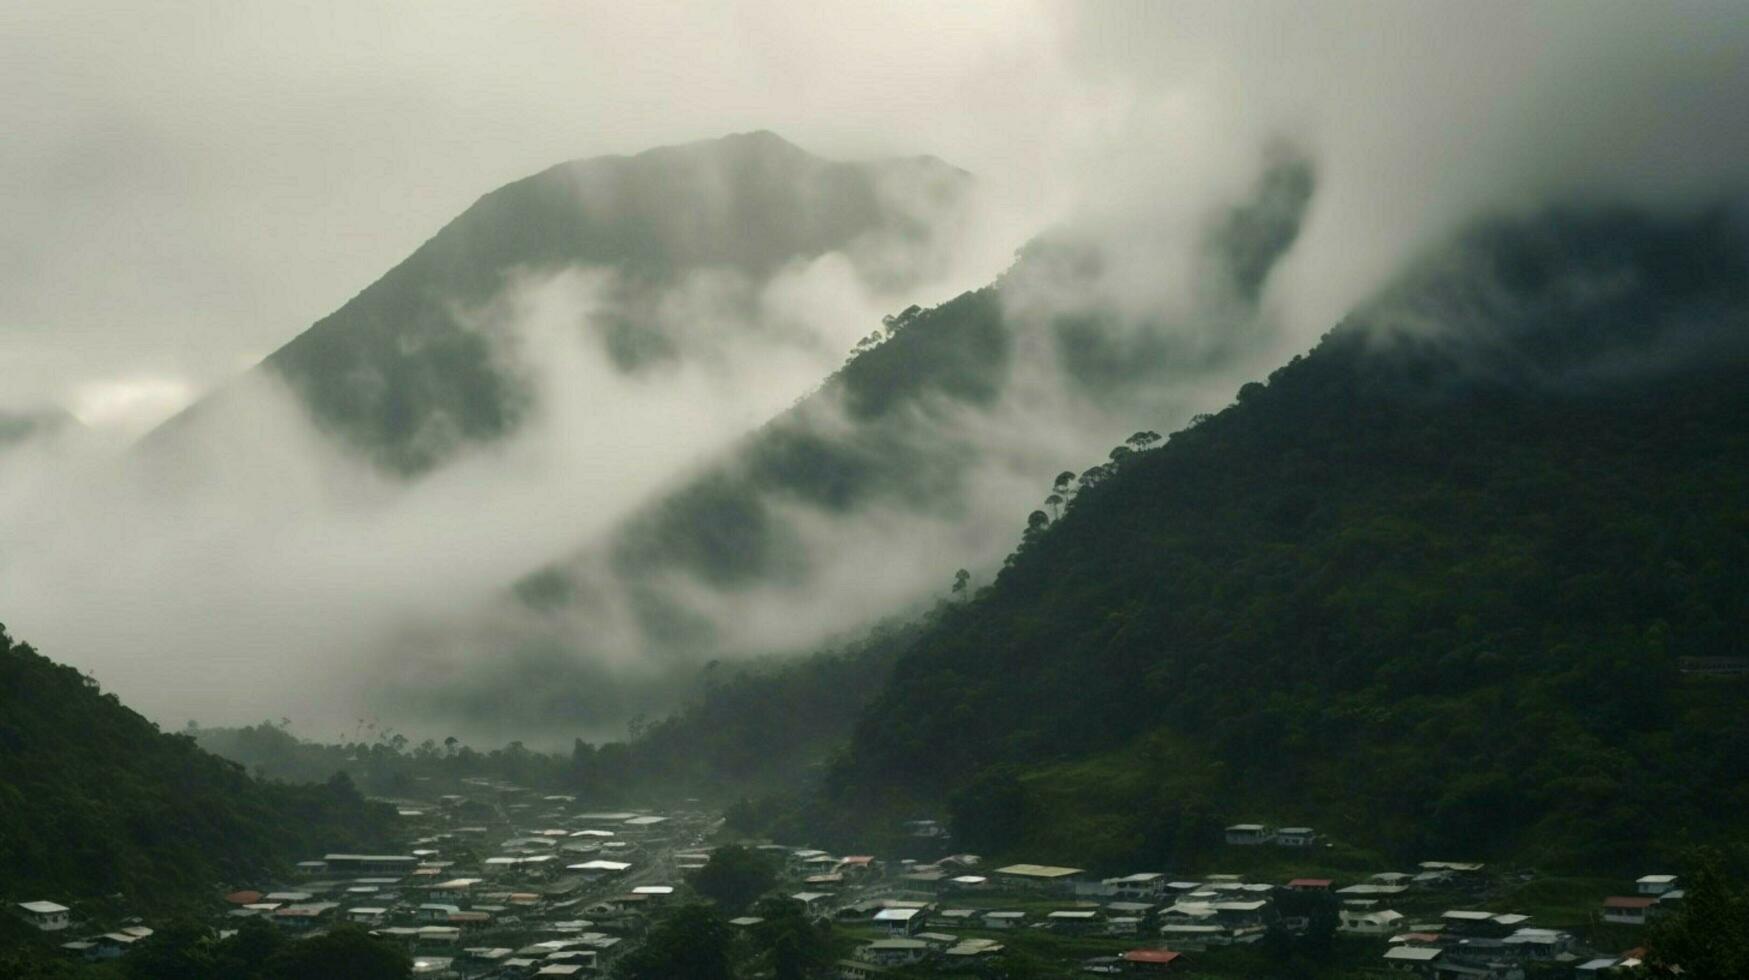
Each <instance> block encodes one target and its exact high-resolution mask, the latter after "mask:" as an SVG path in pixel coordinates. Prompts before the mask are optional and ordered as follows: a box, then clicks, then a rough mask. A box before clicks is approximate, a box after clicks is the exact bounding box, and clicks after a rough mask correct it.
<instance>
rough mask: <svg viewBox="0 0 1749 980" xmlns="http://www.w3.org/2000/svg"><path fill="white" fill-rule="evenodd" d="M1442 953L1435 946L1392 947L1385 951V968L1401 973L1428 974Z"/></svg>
mask: <svg viewBox="0 0 1749 980" xmlns="http://www.w3.org/2000/svg"><path fill="white" fill-rule="evenodd" d="M1442 952H1443V951H1442V950H1440V949H1438V948H1436V947H1433V946H1392V947H1391V948H1390V949H1387V950H1385V967H1386V968H1387V969H1391V970H1396V971H1398V972H1400V973H1427V972H1429V971H1430V970H1432V969H1433V964H1434V963H1435V962H1436V961H1437V960H1438V959H1439V957H1440V954H1441V953H1442Z"/></svg>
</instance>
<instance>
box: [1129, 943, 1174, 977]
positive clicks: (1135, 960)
mask: <svg viewBox="0 0 1749 980" xmlns="http://www.w3.org/2000/svg"><path fill="white" fill-rule="evenodd" d="M1183 955H1184V954H1183V953H1179V952H1175V951H1173V950H1170V949H1132V950H1130V951H1129V952H1127V953H1125V954H1123V957H1122V959H1123V961H1124V962H1125V963H1128V964H1129V965H1130V968H1131V969H1132V970H1133V971H1136V972H1145V973H1165V972H1166V971H1167V970H1170V969H1171V968H1172V964H1173V963H1174V962H1176V961H1177V960H1178V958H1179V957H1180V956H1183Z"/></svg>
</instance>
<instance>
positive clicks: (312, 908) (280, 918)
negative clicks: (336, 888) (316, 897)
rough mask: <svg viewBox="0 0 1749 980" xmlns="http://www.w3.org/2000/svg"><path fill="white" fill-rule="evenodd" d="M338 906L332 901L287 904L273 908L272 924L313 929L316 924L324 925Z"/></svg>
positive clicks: (290, 927)
mask: <svg viewBox="0 0 1749 980" xmlns="http://www.w3.org/2000/svg"><path fill="white" fill-rule="evenodd" d="M339 907H340V906H339V905H338V904H336V903H334V902H310V903H309V904H306V905H287V906H285V907H284V908H280V909H276V910H274V912H273V924H274V925H277V926H283V927H285V928H287V929H313V928H315V927H316V926H318V925H326V924H327V922H328V920H329V919H331V918H333V916H334V910H335V909H337V908H339Z"/></svg>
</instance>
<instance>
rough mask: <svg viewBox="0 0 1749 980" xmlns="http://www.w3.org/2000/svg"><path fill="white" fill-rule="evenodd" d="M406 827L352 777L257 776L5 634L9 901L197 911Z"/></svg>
mask: <svg viewBox="0 0 1749 980" xmlns="http://www.w3.org/2000/svg"><path fill="white" fill-rule="evenodd" d="M328 777H332V778H328ZM395 819H396V818H395V814H394V811H393V810H392V809H391V808H389V807H387V806H385V805H383V804H378V803H370V802H367V801H366V800H365V799H364V797H363V796H362V795H361V794H360V793H359V792H358V790H357V789H355V788H354V787H353V785H352V783H351V782H350V780H348V779H347V778H346V777H345V776H343V775H334V774H333V773H332V772H330V773H329V774H328V776H327V777H324V780H323V781H322V782H319V783H315V784H310V785H293V784H286V783H274V782H262V781H258V780H255V779H251V778H250V777H249V776H248V775H247V774H246V773H245V772H244V770H243V768H242V767H241V766H239V765H237V764H236V763H233V762H229V761H226V760H224V759H221V758H218V757H217V756H214V755H212V754H210V753H208V752H206V751H204V750H202V749H201V748H199V747H198V746H196V745H195V742H194V740H193V739H191V738H188V737H187V736H184V735H179V734H168V733H164V732H160V731H159V730H158V728H157V726H156V725H154V724H152V723H151V722H149V721H147V720H146V719H144V718H142V717H141V716H139V715H138V714H135V713H134V712H133V711H130V710H128V709H127V708H126V707H125V706H123V705H122V704H121V702H120V701H119V700H117V699H116V697H115V695H113V694H105V693H103V692H102V691H100V690H99V689H98V686H97V683H96V681H94V680H93V679H92V678H90V677H88V676H85V675H82V674H80V673H79V672H78V671H76V670H74V669H73V668H71V667H66V666H62V665H60V664H56V663H54V662H52V661H50V660H48V659H47V658H45V657H43V656H42V655H41V654H39V653H37V652H36V651H35V650H33V649H32V648H31V647H30V646H28V645H27V644H23V643H17V642H14V641H13V640H12V638H11V637H10V636H8V635H7V634H6V632H5V631H4V629H0V867H4V868H5V869H6V876H5V878H4V881H3V882H0V900H5V901H7V902H13V901H29V900H36V899H50V900H53V901H57V902H60V903H62V904H64V905H70V906H72V907H73V908H74V910H75V913H76V914H81V915H84V914H87V913H93V914H101V913H102V912H103V911H104V910H107V909H109V908H110V907H111V906H112V905H113V906H114V907H116V908H124V907H131V908H138V907H142V906H144V905H145V904H146V903H150V904H151V906H152V907H154V908H157V909H160V910H170V909H175V908H178V907H192V906H194V905H195V904H197V903H200V902H204V901H207V900H210V899H211V898H212V896H214V895H217V894H222V893H223V889H224V888H225V887H226V886H241V885H243V884H246V883H249V882H252V881H259V880H261V876H263V875H267V874H271V873H273V872H275V871H283V870H284V869H285V868H286V867H288V866H289V864H290V862H291V861H294V860H298V859H301V858H303V857H307V856H308V855H310V854H321V853H324V852H326V851H343V850H350V849H357V848H370V847H383V846H388V845H389V844H391V843H392V842H393V835H394V832H395V827H394V821H395Z"/></svg>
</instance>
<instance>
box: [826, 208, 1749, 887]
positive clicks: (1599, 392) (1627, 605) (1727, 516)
mask: <svg viewBox="0 0 1749 980" xmlns="http://www.w3.org/2000/svg"><path fill="white" fill-rule="evenodd" d="M1743 242H1744V240H1743V238H1742V235H1741V229H1740V228H1739V227H1737V226H1736V225H1735V224H1734V223H1733V222H1732V221H1730V220H1729V219H1727V218H1725V217H1723V216H1721V215H1718V214H1707V215H1702V216H1699V217H1694V218H1688V219H1682V220H1663V219H1657V220H1654V219H1651V218H1646V217H1643V216H1637V215H1633V214H1625V213H1609V214H1596V213H1571V212H1569V213H1554V214H1547V215H1543V216H1541V217H1539V218H1537V219H1535V220H1525V221H1519V222H1512V223H1508V222H1497V223H1493V224H1490V225H1487V226H1484V227H1482V228H1479V229H1477V230H1476V231H1474V232H1472V233H1471V234H1469V235H1467V236H1465V237H1464V238H1463V239H1462V240H1461V241H1460V242H1459V243H1458V244H1456V245H1455V246H1453V247H1451V248H1449V249H1447V250H1445V251H1442V252H1439V253H1436V254H1434V255H1432V256H1430V257H1429V259H1428V260H1427V261H1426V262H1425V263H1423V264H1421V265H1420V266H1418V267H1417V269H1416V271H1414V272H1413V273H1412V274H1411V275H1409V276H1407V277H1405V278H1404V279H1403V280H1402V281H1401V282H1399V283H1397V284H1396V285H1395V286H1393V287H1392V288H1391V289H1389V290H1387V291H1385V292H1384V293H1383V294H1382V295H1381V296H1380V298H1379V299H1378V300H1377V301H1376V302H1374V303H1371V304H1369V305H1368V306H1366V307H1365V308H1363V309H1361V310H1360V311H1359V312H1357V313H1356V314H1355V315H1354V316H1353V317H1352V318H1351V319H1350V320H1349V321H1347V322H1345V323H1343V324H1342V325H1340V326H1339V327H1338V328H1336V329H1335V330H1333V331H1332V332H1331V333H1330V334H1329V335H1328V336H1327V337H1325V338H1324V340H1323V341H1322V342H1321V343H1320V344H1319V345H1318V346H1317V348H1316V349H1315V350H1313V351H1312V352H1311V353H1310V354H1308V355H1306V356H1304V357H1300V358H1295V359H1294V361H1293V362H1292V363H1291V364H1288V365H1287V366H1285V367H1283V368H1282V369H1280V370H1279V371H1277V372H1275V373H1274V374H1273V375H1272V376H1271V377H1270V378H1269V379H1268V383H1267V384H1262V383H1258V384H1248V385H1246V386H1245V387H1244V388H1243V389H1241V390H1240V392H1239V396H1238V399H1237V402H1236V403H1235V404H1234V405H1233V406H1231V407H1230V408H1228V409H1226V410H1225V411H1223V412H1221V413H1219V414H1218V415H1215V416H1214V417H1212V418H1205V419H1200V420H1198V422H1197V423H1196V424H1193V425H1192V426H1191V427H1189V428H1188V429H1186V430H1184V431H1182V432H1179V433H1176V434H1174V435H1173V436H1172V437H1171V438H1170V439H1169V440H1167V441H1166V442H1165V443H1164V445H1161V446H1160V447H1159V448H1152V449H1149V448H1146V447H1147V446H1148V445H1149V443H1150V442H1151V440H1150V439H1149V438H1147V437H1144V438H1142V439H1140V440H1138V441H1137V443H1136V445H1137V446H1139V447H1142V451H1134V450H1132V449H1131V448H1130V447H1123V448H1120V450H1118V451H1115V452H1114V454H1113V460H1112V462H1111V463H1110V464H1109V465H1106V466H1102V467H1099V468H1096V469H1095V470H1093V471H1090V472H1088V473H1084V474H1081V476H1080V478H1079V481H1078V486H1079V490H1078V492H1075V493H1074V494H1073V495H1072V499H1071V500H1070V501H1069V502H1068V506H1067V508H1066V511H1065V512H1064V513H1063V515H1062V517H1061V519H1060V520H1058V521H1057V522H1055V523H1054V524H1053V523H1051V522H1050V520H1049V517H1048V515H1046V514H1044V513H1043V512H1041V513H1039V514H1036V515H1034V520H1033V522H1032V528H1031V529H1030V530H1029V531H1028V532H1027V533H1026V535H1025V538H1024V542H1023V544H1022V546H1021V547H1020V549H1019V550H1018V552H1017V553H1016V554H1015V555H1014V556H1013V557H1012V558H1011V560H1010V562H1009V565H1008V567H1007V568H1006V570H1005V571H1004V572H1003V573H1002V575H1001V576H1000V578H999V579H998V580H997V582H996V583H995V585H994V586H993V587H992V588H989V589H987V590H984V591H983V592H982V593H981V594H980V595H978V596H977V597H976V599H975V600H974V601H972V602H970V603H969V604H967V605H965V606H963V607H961V608H958V609H957V610H955V611H954V612H953V613H952V614H951V615H949V616H947V617H945V618H944V619H943V620H942V621H941V622H939V623H937V624H936V625H935V626H934V627H933V628H931V629H929V630H927V631H926V632H925V633H924V634H923V636H922V638H921V639H920V640H919V642H918V643H917V644H916V646H915V647H914V649H913V650H912V651H911V652H910V653H909V654H907V655H906V656H905V657H903V658H902V659H901V660H900V662H899V663H898V665H897V666H896V667H895V670H894V673H893V677H892V680H891V681H890V682H889V683H888V685H887V687H886V689H885V691H884V692H883V693H882V694H881V695H880V697H879V698H878V699H877V700H876V701H875V703H874V705H873V706H872V707H871V709H870V710H869V711H868V712H867V713H866V714H865V716H864V717H863V718H862V720H861V721H860V723H859V724H858V726H857V730H856V734H855V737H854V740H853V745H852V749H851V753H850V755H849V756H848V758H847V759H846V761H845V762H844V763H843V764H842V765H841V766H840V767H839V768H838V769H837V771H836V772H835V773H834V774H833V776H832V783H833V788H832V791H831V793H830V794H829V795H828V797H827V798H826V799H825V801H824V803H823V805H822V806H821V807H820V808H819V810H820V813H819V814H816V819H839V820H843V819H850V817H851V815H855V816H856V817H858V818H861V819H864V820H865V822H872V821H878V820H888V819H890V818H892V817H893V816H895V815H896V814H899V813H902V812H905V811H907V810H908V809H909V808H912V807H934V808H937V809H938V810H939V811H941V812H946V813H951V815H952V816H953V818H954V821H955V827H956V830H957V831H958V832H959V834H960V837H961V841H960V843H961V844H962V845H963V846H965V847H968V848H970V849H974V850H987V851H991V852H996V853H1004V854H1009V853H1012V854H1018V853H1021V852H1023V851H1024V852H1025V853H1026V854H1029V855H1032V856H1034V858H1035V859H1037V860H1061V861H1070V862H1087V863H1090V864H1092V865H1095V866H1110V867H1116V866H1120V865H1125V864H1133V863H1138V862H1139V863H1140V864H1142V865H1146V866H1170V865H1172V864H1174V863H1175V862H1181V861H1184V860H1188V859H1189V858H1190V857H1192V856H1193V855H1194V853H1195V852H1197V851H1198V850H1200V849H1201V848H1203V847H1206V846H1207V845H1208V844H1209V843H1210V842H1212V841H1213V840H1215V839H1216V835H1215V834H1214V832H1213V830H1214V828H1216V827H1218V826H1219V823H1220V821H1229V820H1238V819H1247V818H1248V819H1257V820H1273V821H1280V822H1292V823H1310V824H1314V825H1317V826H1319V827H1320V828H1322V829H1325V830H1327V831H1329V832H1331V833H1333V834H1335V835H1337V836H1339V837H1341V838H1345V839H1349V840H1352V841H1355V842H1359V843H1363V844H1366V845H1369V846H1376V847H1380V848H1383V849H1386V850H1388V851H1390V852H1392V853H1395V854H1398V855H1400V856H1403V857H1414V856H1420V857H1422V858H1426V857H1431V856H1452V855H1462V856H1495V857H1504V856H1514V857H1518V858H1522V859H1525V860H1530V861H1536V862H1546V863H1550V864H1577V863H1588V864H1594V865H1595V864H1602V863H1612V862H1620V863H1624V864H1628V863H1631V862H1632V861H1634V860H1637V859H1640V858H1642V857H1645V856H1646V855H1647V854H1648V853H1652V854H1657V853H1667V852H1668V851H1669V850H1671V849H1673V848H1675V847H1677V846H1679V845H1681V844H1684V843H1686V842H1690V841H1693V840H1697V839H1712V838H1718V837H1720V836H1723V835H1727V834H1731V833H1737V834H1740V833H1741V832H1742V831H1743V829H1744V823H1743V821H1744V817H1743V814H1744V813H1745V812H1749V682H1746V681H1745V680H1744V679H1742V678H1728V677H1714V676H1701V675H1698V674H1687V673H1684V672H1683V670H1682V667H1681V665H1682V662H1683V660H1682V658H1686V657H1732V656H1742V655H1743V654H1745V652H1746V651H1745V649H1744V647H1743V645H1742V630H1743V628H1744V626H1745V624H1749V590H1746V589H1744V588H1743V582H1745V581H1749V357H1746V356H1745V355H1746V352H1749V320H1746V315H1749V261H1746V252H1745V248H1744V244H1743ZM1048 492H1049V490H1048V488H1041V490H1040V495H1041V497H1043V496H1044V494H1045V493H1048Z"/></svg>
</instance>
